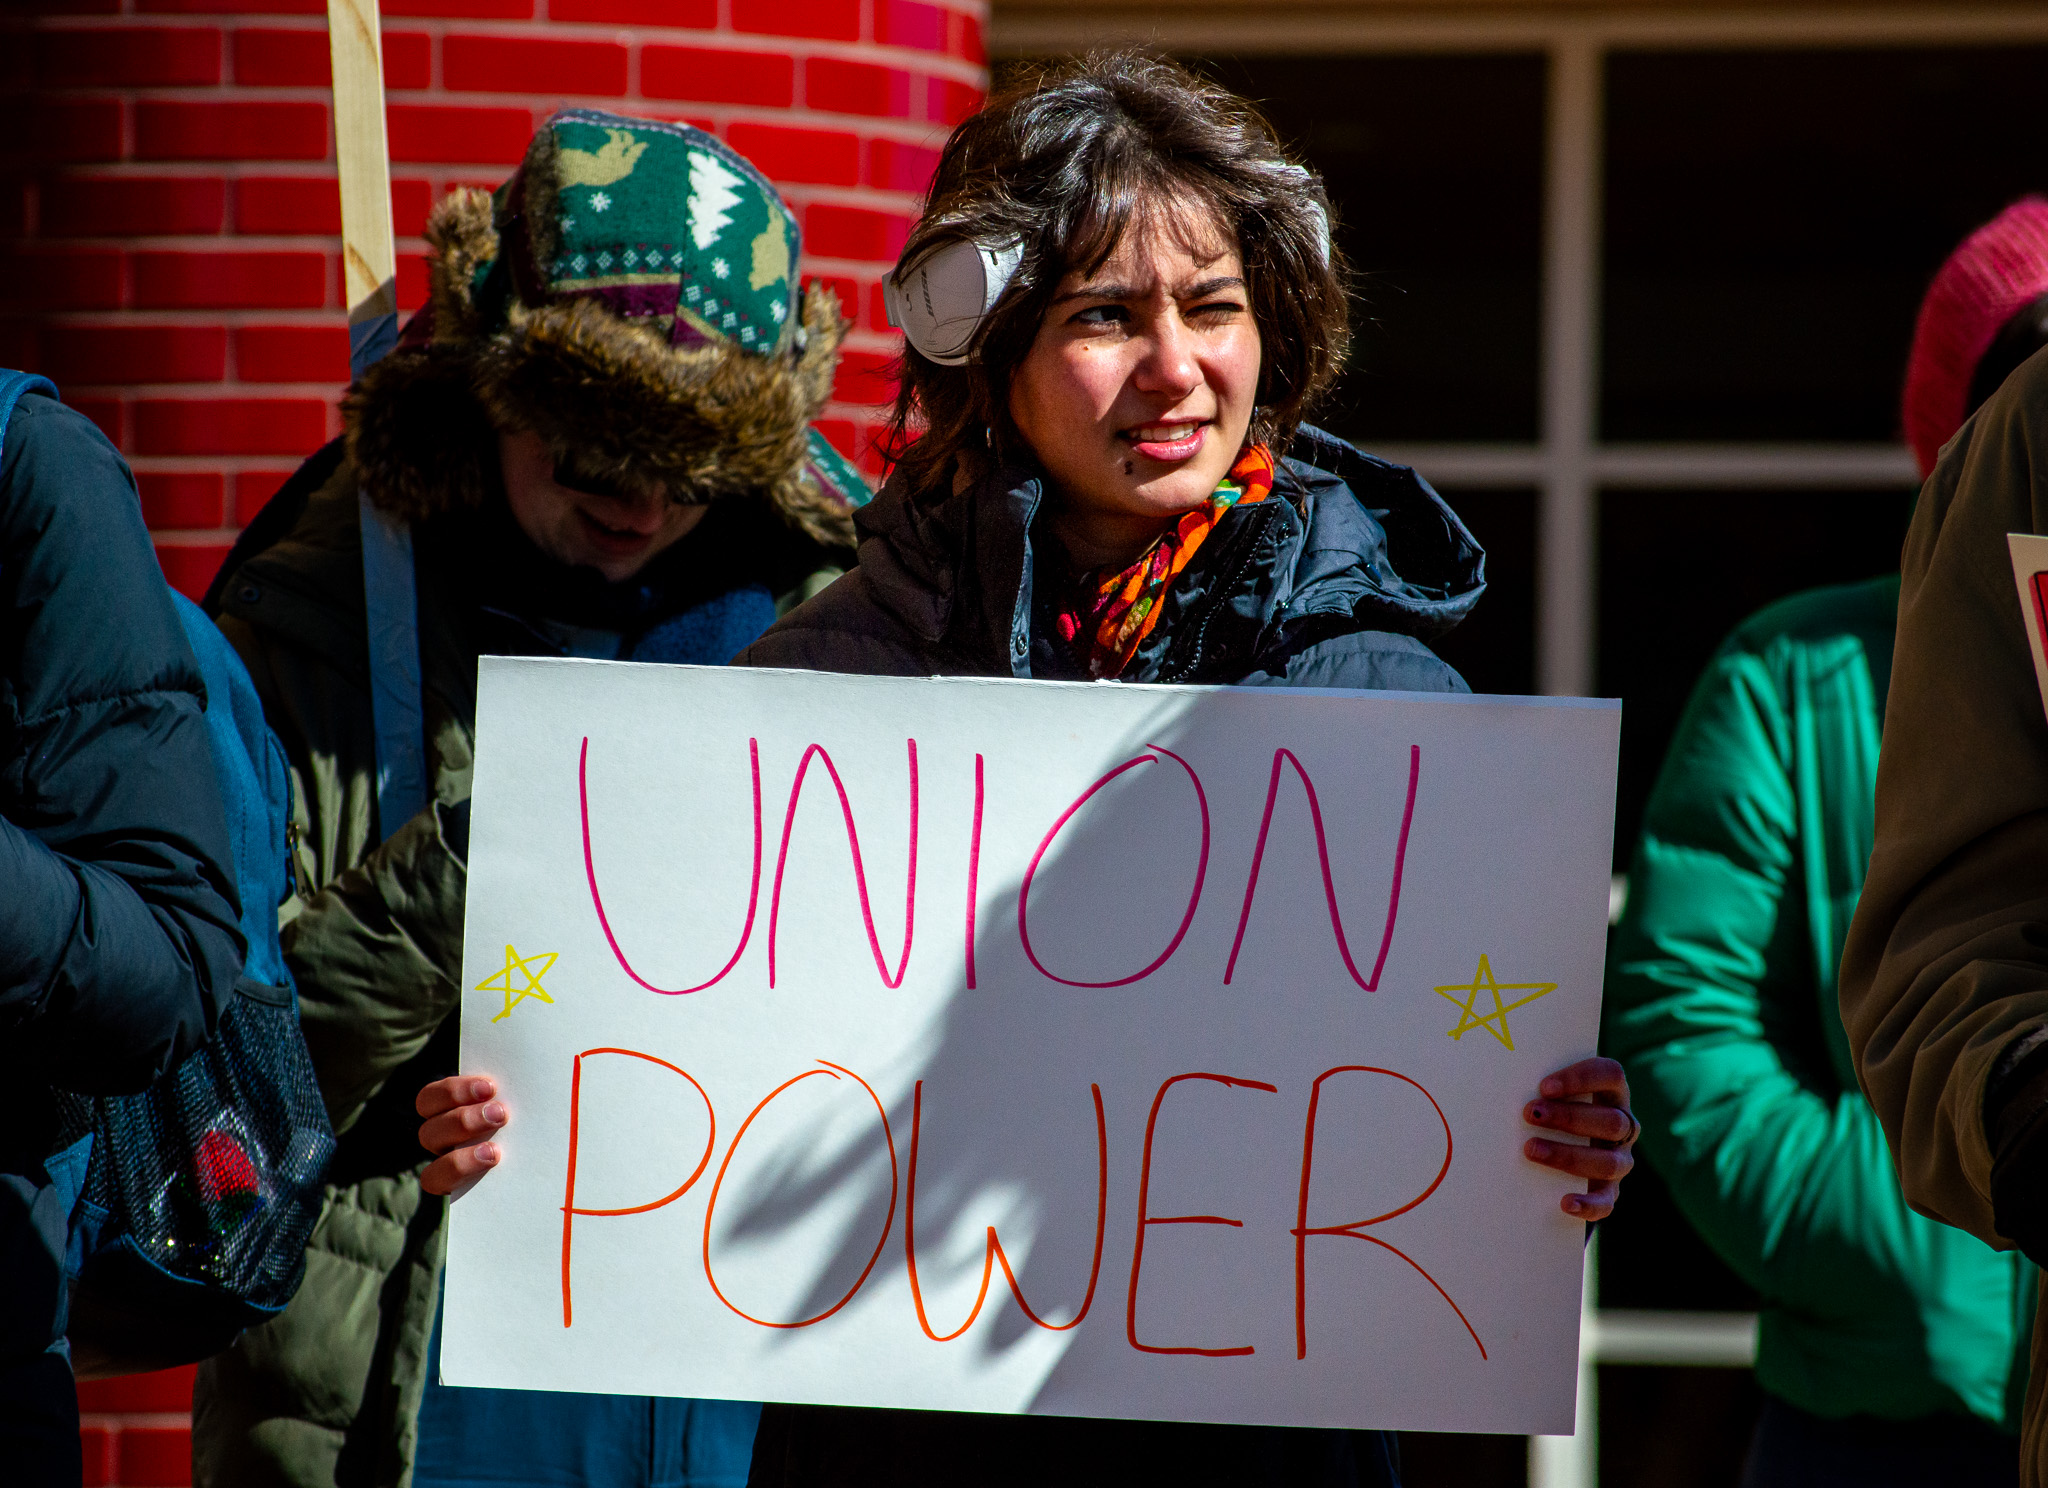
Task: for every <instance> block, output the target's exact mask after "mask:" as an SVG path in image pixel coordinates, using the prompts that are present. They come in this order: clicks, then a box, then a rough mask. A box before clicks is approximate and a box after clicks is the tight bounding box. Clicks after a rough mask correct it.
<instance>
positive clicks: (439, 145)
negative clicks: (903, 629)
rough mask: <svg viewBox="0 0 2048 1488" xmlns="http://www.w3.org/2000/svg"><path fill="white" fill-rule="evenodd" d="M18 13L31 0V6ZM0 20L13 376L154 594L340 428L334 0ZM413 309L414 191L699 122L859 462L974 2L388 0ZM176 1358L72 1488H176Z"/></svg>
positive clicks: (2, 321) (96, 1423) (60, 12)
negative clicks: (130, 540)
mask: <svg viewBox="0 0 2048 1488" xmlns="http://www.w3.org/2000/svg"><path fill="white" fill-rule="evenodd" d="M31 8H35V7H34V5H33V3H32V5H31ZM40 8H41V9H42V10H43V11H44V12H46V13H45V14H42V15H40V16H36V17H31V18H29V19H27V20H26V21H25V22H24V23H23V24H24V25H25V27H26V30H27V33H28V34H27V35H26V36H13V35H10V36H4V37H0V48H4V51H5V54H6V55H5V56H4V58H0V77H4V81H5V85H6V90H7V94H8V107H7V109H6V111H5V117H4V119H0V148H5V149H6V150H7V151H8V154H7V156H6V158H5V161H4V167H0V240H5V243H6V251H5V257H6V259H7V260H9V262H8V263H7V264H6V266H5V268H4V272H0V282H4V285H5V292H6V294H7V295H8V302H7V304H6V306H5V309H4V312H0V366H18V367H26V368H29V369H31V370H35V371H41V372H44V373H46V374H48V375H49V376H50V377H51V378H52V379H53V380H55V381H56V383H57V384H58V386H59V387H60V388H61V389H62V390H63V393H64V396H65V399H66V401H68V402H70V403H71V404H72V405H74V406H75V407H77V408H80V409H82V410H83V411H84V412H86V413H87V414H89V415H90V416H91V417H92V418H93V420H94V421H95V422H97V423H98V424H99V426H100V427H101V428H102V429H104V430H105V431H106V432H107V435H108V436H109V437H110V438H112V439H113V440H114V442H115V443H116V444H118V445H119V446H120V448H121V450H122V452H123V453H124V454H126V455H127V456H128V458H129V460H130V461H131V462H132V463H133V464H134V466H135V470H136V475H137V478H138V481H139V483H140V485H141V488H142V502H143V511H144V515H145V516H146V517H147V519H148V521H149V524H150V527H151V528H152V529H153V530H154V531H155V533H156V535H157V541H158V552H159V554H160V555H161V556H162V558H163V561H164V568H165V571H166V573H167V574H168V575H169V576H170V578H171V581H172V582H173V583H174V584H176V585H177V586H178V587H179V588H181V589H184V590H185V591H186V592H187V593H193V594H196V593H198V592H199V591H200V590H201V589H203V588H204V587H205V585H206V583H207V581H208V580H209V579H210V578H211V577H212V575H213V572H214V569H215V568H216V567H217V566H218V564H219V562H220V559H221V557H222V556H223V555H224V553H225V552H226V550H227V546H228V544H229V543H230V542H231V541H232V540H233V537H234V533H235V531H236V530H237V529H238V528H239V527H240V526H241V525H242V524H243V523H244V522H245V521H247V520H248V518H249V517H250V515H252V514H253V513H254V512H255V511H256V509H257V508H258V507H260V506H261V505H262V503H263V501H264V500H265V499H266V498H267V497H268V496H269V495H270V493H271V492H272V491H273V490H275V489H276V487H277V484H278V482H279V481H280V480H282V479H283V477H284V476H285V475H286V474H287V473H289V472H290V470H291V468H292V466H293V465H294V464H295V463H296V462H297V461H298V460H299V459H300V458H302V457H303V456H305V455H307V454H310V453H311V452H312V451H313V450H314V449H316V448H318V447H319V445H320V444H321V443H322V442H324V441H325V440H327V439H329V438H331V437H332V436H333V435H334V434H336V433H337V432H339V420H338V417H337V415H336V411H335V400H336V396H337V394H338V393H339V391H340V388H341V386H342V384H343V382H344V381H345V380H346V377H347V366H348V338H347V334H346V331H345V330H344V328H343V323H342V311H343V305H342V301H341V267H340V243H339V239H338V238H337V236H336V234H337V232H338V230H339V226H340V207H339V204H338V200H337V197H336V193H335V187H334V141H333V133H332V128H333V126H332V124H331V122H330V119H329V106H328V96H327V91H326V89H327V81H328V74H327V31H326V21H325V0H46V3H44V4H43V5H42V6H41V7H40ZM383 14H384V48H385V85H386V88H387V91H388V94H389V112H390V140H391V154H392V173H393V181H392V196H393V212H394V216H395V219H396V225H397V229H398V232H399V235H400V238H399V253H400V263H399V301H400V304H401V306H402V307H403V308H404V309H406V310H411V309H413V308H416V307H417V306H418V305H419V303H420V302H421V300H422V299H423V297H424V293H425V273H424V260H423V257H422V252H423V248H424V245H423V244H422V243H421V242H420V240H419V237H418V234H419V232H420V229H421V227H422V225H423V224H424V223H425V220H426V215H427V209H428V207H429V206H430V205H431V204H432V203H433V202H434V201H435V200H436V199H438V198H439V197H440V196H441V195H442V194H443V193H445V192H446V191H447V190H449V188H451V187H453V186H456V185H483V186H491V185H495V184H496V183H497V182H498V181H500V180H502V179H503V178H504V176H505V175H506V174H507V173H508V172H509V170H510V168H511V166H513V165H514V164H516V163H517V161H518V159H519V156H520V154H521V152H522V150H523V149H524V147H525V144H526V140H527V137H528V135H529V134H530V132H531V131H532V129H533V127H534V125H535V124H536V123H537V122H538V120H539V119H540V118H541V117H542V116H543V115H545V114H546V112H547V111H548V110H549V109H551V108H553V107H555V106H557V105H560V104H586V105H591V106H595V107H602V108H612V109H617V110H620V111H622V112H626V113H637V114H645V115H649V116H652V117H656V118H666V119H687V120H689V121H690V122H691V123H693V124H697V125H699V126H701V127H703V128H707V129H711V130H714V131H715V132H717V133H718V134H719V135H721V136H722V137H723V138H725V139H726V140H727V141H729V142H730V143H731V144H732V145H733V146H734V147H735V148H736V149H738V150H740V151H741V152H743V153H744V154H746V155H748V156H750V157H751V158H752V159H753V160H754V161H755V162H756V163H758V164H759V165H760V166H761V168H762V169H763V170H764V171H765V172H767V174H768V175H769V176H770V177H772V178H773V179H774V180H775V181H776V183H777V184H778V185H779V186H781V187H782V188H783V191H784V194H785V195H786V196H787V197H788V199H789V201H790V204H791V205H792V206H793V207H795V208H796V210H797V213H798V215H799V217H800V218H801V220H802V222H803V229H804V248H805V253H804V261H803V268H804V271H805V273H806V274H808V275H810V276H812V277H815V278H820V279H823V280H826V281H828V282H830V283H831V284H832V285H833V287H834V288H835V289H837V290H838V291H839V295H840V299H841V301H842V302H843V303H844V305H845V307H846V309H847V312H848V314H849V315H851V316H852V317H853V319H854V321H855V330H854V333H853V335H852V336H851V337H850V338H849V340H848V343H847V352H846V356H845V360H844V366H843V370H842V373H841V378H840V383H839V396H838V400H837V402H836V405H835V406H834V408H833V409H832V410H830V413H831V417H830V419H829V421H828V423H827V426H826V427H827V429H828V432H830V433H831V434H832V436H833V437H834V438H835V440H837V441H838V442H839V444H840V445H841V447H842V448H843V449H844V450H846V451H847V452H848V453H849V454H854V455H856V456H857V457H863V458H865V459H866V460H867V463H868V464H869V467H870V468H871V469H872V468H873V466H874V461H873V459H872V455H871V453H870V452H869V451H868V446H867V439H868V437H869V435H870V434H871V433H872V432H873V430H874V429H875V428H876V427H877V425H878V421H879V414H880V412H881V410H880V409H879V408H878V407H877V406H876V405H877V404H878V403H880V402H882V401H883V400H885V399H886V398H887V397H888V396H889V392H890V389H889V386H888V383H887V381H886V378H885V377H884V375H883V373H882V368H883V366H884V365H885V364H886V362H887V361H888V359H889V357H890V356H892V355H893V354H894V344H895V343H894V337H893V336H892V334H891V333H890V332H889V331H888V328H887V326H886V324H885V322H884V321H883V319H882V311H881V296H880V291H879V289H878V288H877V285H878V283H879V280H880V276H881V274H882V272H883V271H884V270H885V269H886V268H887V267H888V265H889V263H890V262H891V261H892V260H893V258H894V255H895V252H896V249H897V247H898V246H899V245H900V244H901V242H902V239H903V234H904V231H905V229H906V227H907V225H908V220H909V217H910V215H911V213H913V212H914V211H915V209H916V205H917V199H918V193H919V192H920V191H921V190H922V188H923V186H924V184H925V181H926V179H927V178H928V176H929V173H930V171H931V168H932V165H933V163H934V161H935V159H936V155H935V146H936V145H937V144H938V142H939V141H940V140H941V139H943V137H944V135H945V131H946V129H947V128H948V127H949V126H950V125H951V124H952V123H954V122H956V121H957V120H959V119H960V118H961V117H962V116H963V115H964V114H966V113H967V112H969V111H971V110H972V109H973V108H974V106H975V104H976V103H977V101H978V100H979V98H980V96H981V90H982V88H983V87H984V85H985V82H986V71H985V67H984V57H983V52H982V26H983V22H984V20H985V18H986V14H987V5H986V3H985V0H385V3H384V7H383ZM191 1374H192V1372H191V1371H190V1370H189V1369H185V1370H173V1371H171V1372H169V1373H167V1374H163V1375H147V1376H139V1377H136V1378H134V1379H129V1380H115V1381H106V1382H102V1383H98V1384H89V1385H86V1386H84V1387H82V1389H81V1392H80V1405H81V1409H82V1410H83V1411H84V1412H85V1427H84V1437H83V1442H84V1448H85V1463H86V1471H85V1481H86V1484H87V1485H88V1488H102V1485H103V1488H159V1485H174V1484H183V1483H186V1482H188V1481H189V1480H190V1479H189V1474H190V1453H189V1419H190V1418H189V1414H188V1413H189V1410H190V1403H191V1391H192V1385H191Z"/></svg>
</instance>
